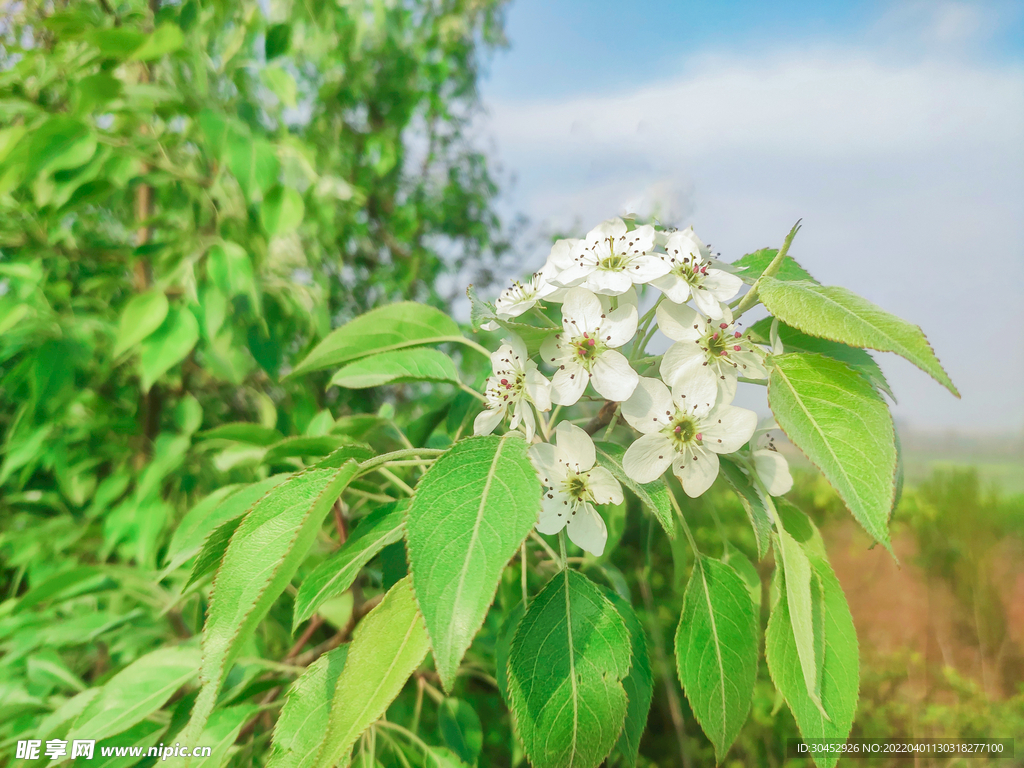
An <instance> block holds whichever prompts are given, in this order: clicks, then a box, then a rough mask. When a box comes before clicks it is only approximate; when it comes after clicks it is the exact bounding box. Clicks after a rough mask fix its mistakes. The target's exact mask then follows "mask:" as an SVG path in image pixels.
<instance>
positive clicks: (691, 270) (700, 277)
mask: <svg viewBox="0 0 1024 768" xmlns="http://www.w3.org/2000/svg"><path fill="white" fill-rule="evenodd" d="M710 256H711V250H710V249H709V248H708V247H707V246H706V245H704V243H703V242H701V239H700V238H699V237H697V235H696V234H694V232H693V228H692V227H691V228H689V229H683V230H678V231H676V232H673V233H671V234H670V235H669V236H668V237H667V238H666V240H665V255H664V256H663V257H662V258H663V259H664V260H665V261H666V262H667V264H668V265H669V272H668V274H667V275H664V276H663V277H658V278H655V279H654V280H651V285H653V286H654V287H655V288H657V289H658V290H660V291H661V292H662V293H664V294H665V296H666V297H668V300H669V301H673V302H675V303H676V304H685V303H686V302H687V301H689V300H690V298H691V297H692V298H693V301H694V303H695V304H696V305H697V307H698V308H700V311H701V312H703V313H704V314H705V315H708V316H709V317H712V318H714V319H716V320H718V319H721V318H722V317H723V310H722V303H723V302H726V301H729V300H730V299H731V298H732V297H733V296H735V295H736V294H737V293H739V290H740V287H741V286H742V285H743V281H742V280H741V279H740V278H738V277H737V276H736V275H733V274H730V273H728V272H725V271H723V270H721V269H715V268H714V267H712V266H711V265H712V264H713V263H714V262H713V261H712V260H711V258H710Z"/></svg>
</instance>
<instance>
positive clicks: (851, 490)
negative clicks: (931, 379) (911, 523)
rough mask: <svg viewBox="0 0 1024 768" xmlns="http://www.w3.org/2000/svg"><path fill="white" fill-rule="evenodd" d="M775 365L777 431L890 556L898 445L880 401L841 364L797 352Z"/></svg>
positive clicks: (772, 395)
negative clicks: (803, 454) (889, 525)
mask: <svg viewBox="0 0 1024 768" xmlns="http://www.w3.org/2000/svg"><path fill="white" fill-rule="evenodd" d="M774 363H775V364H774V366H773V368H772V370H771V372H770V374H769V377H768V405H769V406H770V407H771V409H772V413H773V414H775V419H776V421H778V423H779V427H781V428H782V431H783V432H785V433H786V436H787V437H789V439H790V440H791V441H792V442H793V444H794V445H796V446H797V447H798V448H800V450H802V451H803V452H804V453H805V454H806V455H807V458H809V459H810V460H811V461H812V462H814V464H815V466H817V467H818V468H819V469H820V470H821V471H822V472H823V473H824V475H825V477H826V479H828V481H829V482H830V483H831V484H832V486H833V487H834V488H835V489H836V490H837V491H838V492H839V496H840V497H841V498H842V499H843V501H844V502H846V506H847V507H849V508H850V511H851V512H852V513H853V516H854V517H855V518H857V520H858V521H859V522H860V524H861V525H863V526H864V529H865V530H866V531H867V532H868V533H870V534H871V535H872V536H874V537H875V540H876V541H880V542H881V543H882V544H884V545H885V547H886V548H887V549H889V550H890V551H892V547H891V545H890V543H889V530H888V521H889V515H890V512H891V510H892V504H893V498H894V495H895V486H894V478H895V473H896V447H895V437H894V432H893V425H892V417H891V416H890V415H889V409H888V408H887V407H886V405H885V401H883V400H882V398H881V396H880V395H879V394H878V392H876V391H875V390H874V389H873V388H872V386H871V385H870V384H868V383H867V381H866V380H865V379H864V378H863V377H862V376H860V375H859V374H857V373H855V372H854V371H852V370H850V368H848V367H847V366H846V365H844V364H843V363H840V362H839V361H838V360H832V359H831V358H827V357H822V356H821V355H807V354H803V353H799V352H794V353H791V354H786V355H781V356H779V357H776V358H775V359H774Z"/></svg>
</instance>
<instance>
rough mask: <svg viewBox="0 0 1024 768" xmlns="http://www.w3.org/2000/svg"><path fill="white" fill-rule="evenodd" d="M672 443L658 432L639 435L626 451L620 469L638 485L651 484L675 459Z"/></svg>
mask: <svg viewBox="0 0 1024 768" xmlns="http://www.w3.org/2000/svg"><path fill="white" fill-rule="evenodd" d="M676 455H677V454H676V451H675V448H673V447H672V442H671V441H670V440H669V439H668V438H667V437H665V435H663V434H662V433H660V432H657V433H655V434H652V435H641V436H640V437H639V438H637V439H636V440H634V441H633V444H632V445H631V446H629V448H627V449H626V455H625V456H623V457H622V468H623V469H624V470H626V474H627V475H629V476H630V477H631V478H633V479H634V480H635V481H636V482H638V483H651V482H654V481H655V480H657V479H658V478H659V477H661V476H662V475H663V474H664V473H665V470H666V469H668V468H669V465H670V464H671V463H672V460H673V459H675V457H676Z"/></svg>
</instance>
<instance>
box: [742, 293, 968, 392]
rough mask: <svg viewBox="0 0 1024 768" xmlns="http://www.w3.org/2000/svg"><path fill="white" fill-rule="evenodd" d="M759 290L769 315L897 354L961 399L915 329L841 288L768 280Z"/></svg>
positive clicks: (825, 336) (836, 338) (812, 331)
mask: <svg viewBox="0 0 1024 768" xmlns="http://www.w3.org/2000/svg"><path fill="white" fill-rule="evenodd" d="M759 290H760V298H761V301H762V303H763V304H764V305H765V307H766V308H767V309H768V311H769V312H771V313H772V315H774V316H775V317H777V318H779V320H781V321H782V322H784V323H786V324H787V325H790V326H792V327H794V328H796V329H797V330H800V331H803V332H804V333H809V334H811V335H812V336H819V337H821V338H823V339H830V340H832V341H838V342H842V343H843V344H849V345H850V346H853V347H862V348H867V349H876V350H878V351H879V352H895V353H896V354H897V355H900V356H901V357H903V358H905V359H907V360H909V361H910V362H912V363H913V364H914V365H916V366H917V367H918V368H920V369H921V370H922V371H924V372H925V373H927V374H928V375H929V376H931V377H932V378H933V379H935V380H936V381H937V382H939V383H940V384H942V385H943V386H944V387H946V389H948V390H949V391H950V392H952V393H953V394H954V395H956V396H957V397H960V393H959V392H957V389H956V387H955V386H953V382H952V381H951V380H950V378H949V376H948V375H947V374H946V372H945V370H943V368H942V365H941V363H939V360H938V358H937V357H936V356H935V352H933V351H932V348H931V345H930V344H929V343H928V339H927V338H925V335H924V333H923V332H922V331H921V329H920V328H919V327H917V326H916V325H913V324H911V323H908V322H907V321H906V320H903V319H901V318H899V317H896V315H892V314H889V313H888V312H886V311H885V310H884V309H882V308H881V307H879V306H876V305H875V304H872V303H871V302H870V301H868V300H867V299H865V298H862V297H860V296H858V295H857V294H855V293H853V292H852V291H849V290H847V289H846V288H840V287H838V286H825V285H818V284H817V283H811V282H807V281H784V280H777V279H775V278H766V279H765V280H762V281H761V285H760V289H759Z"/></svg>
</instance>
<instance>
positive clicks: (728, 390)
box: [657, 302, 768, 401]
mask: <svg viewBox="0 0 1024 768" xmlns="http://www.w3.org/2000/svg"><path fill="white" fill-rule="evenodd" d="M657 316H658V328H659V329H660V330H661V332H662V333H664V334H665V335H666V336H668V337H669V338H670V339H672V340H673V341H675V342H677V343H675V344H673V345H672V346H671V347H669V348H668V351H667V352H666V353H665V356H664V357H663V358H662V359H661V378H663V379H664V380H665V382H666V383H668V384H669V385H670V386H675V383H676V382H677V381H678V380H679V379H680V378H686V379H688V380H693V379H698V378H702V377H703V378H705V379H707V380H708V381H714V382H715V383H717V384H720V386H721V387H722V389H723V390H724V391H725V394H726V397H727V399H728V400H729V401H731V400H732V398H733V397H735V395H736V379H737V378H738V377H739V376H746V377H748V378H752V379H763V378H766V377H767V376H768V371H767V370H766V369H765V367H764V363H763V362H762V361H761V355H760V354H759V350H758V349H757V348H756V347H755V346H754V343H753V342H752V341H751V340H750V339H749V338H748V337H746V336H744V335H743V334H742V333H741V332H740V331H737V330H736V328H735V326H734V325H733V324H732V323H730V322H728V321H727V320H722V321H709V320H707V319H706V318H704V317H702V316H701V315H699V314H697V313H696V312H695V311H694V310H693V309H691V308H690V307H688V306H686V305H685V304H671V303H668V302H664V303H662V304H661V306H659V307H658V312H657Z"/></svg>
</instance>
